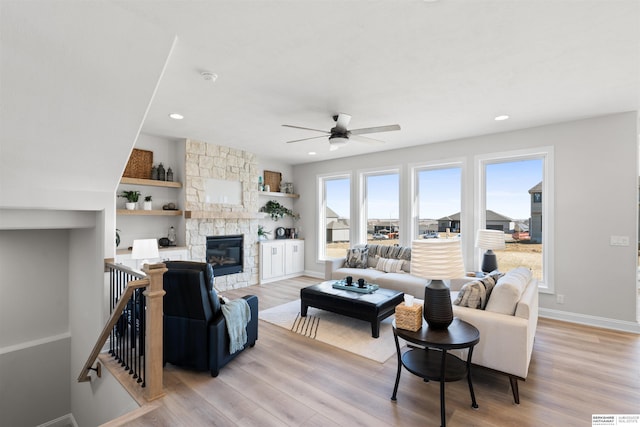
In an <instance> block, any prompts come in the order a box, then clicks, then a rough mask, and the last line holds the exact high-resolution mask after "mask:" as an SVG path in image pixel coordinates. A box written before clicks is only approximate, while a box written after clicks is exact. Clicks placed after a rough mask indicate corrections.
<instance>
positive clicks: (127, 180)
mask: <svg viewBox="0 0 640 427" xmlns="http://www.w3.org/2000/svg"><path fill="white" fill-rule="evenodd" d="M120 184H131V185H147V186H151V187H169V188H181V187H182V183H181V182H175V181H158V180H157V179H142V178H127V177H124V176H123V177H122V178H121V179H120Z"/></svg>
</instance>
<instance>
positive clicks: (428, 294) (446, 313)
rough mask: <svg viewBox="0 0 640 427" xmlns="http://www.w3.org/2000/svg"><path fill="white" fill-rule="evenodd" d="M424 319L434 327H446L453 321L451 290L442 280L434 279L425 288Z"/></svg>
mask: <svg viewBox="0 0 640 427" xmlns="http://www.w3.org/2000/svg"><path fill="white" fill-rule="evenodd" d="M424 320H426V321H427V324H428V325H429V327H430V328H433V329H446V328H447V327H448V326H449V325H450V324H451V322H453V308H452V307H451V292H450V291H449V287H448V286H447V285H445V284H444V282H443V281H442V280H432V281H431V283H429V284H428V285H427V286H426V287H425V288H424Z"/></svg>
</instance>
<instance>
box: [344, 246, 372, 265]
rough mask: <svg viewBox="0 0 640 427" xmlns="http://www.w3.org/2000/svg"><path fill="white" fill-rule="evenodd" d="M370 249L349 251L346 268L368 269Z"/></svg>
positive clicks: (352, 249)
mask: <svg viewBox="0 0 640 427" xmlns="http://www.w3.org/2000/svg"><path fill="white" fill-rule="evenodd" d="M368 254H369V248H351V249H347V259H346V261H345V266H346V267H348V268H367V257H368Z"/></svg>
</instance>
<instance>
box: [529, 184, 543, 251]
mask: <svg viewBox="0 0 640 427" xmlns="http://www.w3.org/2000/svg"><path fill="white" fill-rule="evenodd" d="M529 194H531V219H530V220H529V237H530V238H531V243H542V181H540V182H539V183H538V184H536V185H535V186H534V187H532V188H531V189H530V190H529Z"/></svg>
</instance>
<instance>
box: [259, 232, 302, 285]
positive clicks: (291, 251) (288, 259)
mask: <svg viewBox="0 0 640 427" xmlns="http://www.w3.org/2000/svg"><path fill="white" fill-rule="evenodd" d="M303 272H304V241H303V240H297V239H286V240H284V239H283V240H269V241H263V242H260V283H268V282H273V281H276V280H281V279H285V278H289V277H296V276H300V275H302V273H303Z"/></svg>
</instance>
